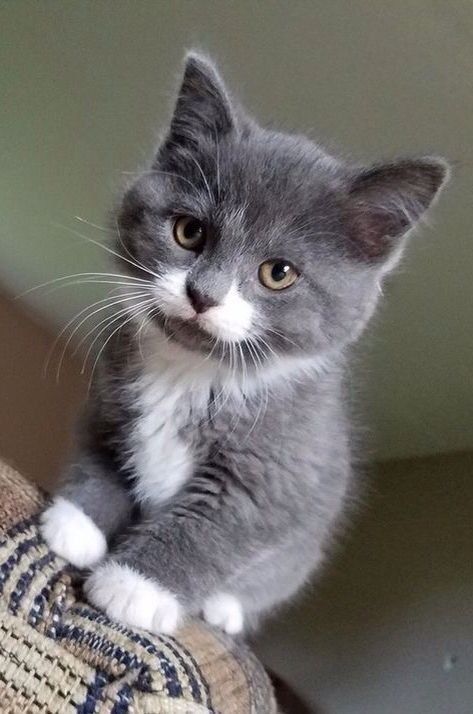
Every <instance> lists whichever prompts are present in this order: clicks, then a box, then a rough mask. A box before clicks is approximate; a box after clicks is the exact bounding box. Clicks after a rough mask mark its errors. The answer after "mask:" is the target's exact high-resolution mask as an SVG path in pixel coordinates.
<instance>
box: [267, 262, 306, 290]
mask: <svg viewBox="0 0 473 714" xmlns="http://www.w3.org/2000/svg"><path fill="white" fill-rule="evenodd" d="M298 277H299V273H298V272H297V270H296V269H295V267H294V266H293V265H292V264H291V263H288V261H287V260H267V261H266V262H265V263H261V265H260V267H259V279H260V281H261V282H262V283H263V285H264V286H265V287H267V288H270V290H284V288H288V287H289V286H290V285H292V284H293V283H294V282H295V281H296V280H297V278H298Z"/></svg>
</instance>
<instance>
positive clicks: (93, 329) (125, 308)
mask: <svg viewBox="0 0 473 714" xmlns="http://www.w3.org/2000/svg"><path fill="white" fill-rule="evenodd" d="M141 297H142V298H144V297H150V296H149V294H148V293H146V292H141V293H134V294H132V295H130V296H129V297H127V298H125V300H118V301H117V303H112V305H107V306H106V308H109V307H112V306H113V305H115V304H117V305H119V304H120V303H124V302H127V301H128V300H130V301H133V300H135V299H136V298H141ZM132 308H133V303H132V304H131V305H125V306H124V307H123V310H124V311H126V310H130V309H132ZM100 309H103V308H100ZM121 309H122V308H120V310H121ZM99 311H100V310H96V311H95V312H94V313H92V314H91V315H88V316H87V317H86V318H85V319H84V320H83V321H82V322H85V321H86V320H88V319H90V318H91V317H93V315H95V314H97V312H99ZM115 314H118V313H115ZM109 317H110V316H109V315H107V316H106V317H105V318H104V319H103V320H100V322H98V323H97V324H96V325H94V326H93V327H92V329H90V330H89V331H88V332H87V333H86V334H85V335H84V336H83V337H82V339H81V340H80V342H79V343H78V345H77V346H76V348H75V350H74V352H73V355H75V354H77V353H78V352H79V351H80V348H81V347H82V345H83V344H84V342H87V339H88V338H89V336H90V335H92V334H93V333H94V332H95V330H97V329H98V328H99V327H100V325H103V323H104V322H107V320H108V319H109ZM112 317H113V315H112ZM79 328H80V325H79V326H78V327H76V329H75V332H77V329H79Z"/></svg>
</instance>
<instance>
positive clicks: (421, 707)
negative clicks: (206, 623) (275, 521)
mask: <svg viewBox="0 0 473 714" xmlns="http://www.w3.org/2000/svg"><path fill="white" fill-rule="evenodd" d="M472 562H473V454H464V455H461V454H458V455H452V456H438V457H432V458H428V459H417V460H413V461H399V462H392V463H389V464H382V465H380V466H378V467H377V468H376V469H375V470H374V472H373V474H372V478H371V479H370V488H369V492H368V493H367V494H366V495H365V498H364V499H363V504H362V505H361V507H360V508H359V513H358V515H355V516H354V518H353V526H352V528H351V529H350V531H349V532H348V533H347V534H346V536H345V537H344V538H343V539H342V542H341V544H340V545H339V547H338V552H336V553H335V555H334V558H333V560H332V561H331V562H330V564H329V565H328V566H327V569H326V572H325V574H324V575H323V577H322V578H321V579H320V582H319V585H318V586H317V587H314V588H313V589H312V592H310V593H307V594H306V596H305V597H304V598H303V599H302V600H301V602H299V603H298V604H296V605H294V606H293V607H292V608H291V610H290V611H286V612H281V613H280V614H279V615H277V616H276V618H275V620H274V622H273V623H272V624H271V625H270V626H269V627H268V628H267V629H266V630H265V631H264V633H263V635H262V636H261V638H260V641H259V645H258V650H259V652H260V654H261V655H262V657H263V659H264V661H265V662H266V663H267V664H269V665H271V666H272V667H273V668H274V669H275V670H276V671H278V672H280V673H281V674H284V675H285V676H286V677H287V679H288V680H289V681H290V682H291V683H292V684H293V685H295V687H296V689H297V690H299V691H300V692H304V693H305V694H306V695H307V696H308V697H309V698H310V700H311V702H312V704H313V705H314V706H317V710H316V711H317V713H318V714H471V712H472V711H473V677H472V671H473V617H472V603H473V568H472Z"/></svg>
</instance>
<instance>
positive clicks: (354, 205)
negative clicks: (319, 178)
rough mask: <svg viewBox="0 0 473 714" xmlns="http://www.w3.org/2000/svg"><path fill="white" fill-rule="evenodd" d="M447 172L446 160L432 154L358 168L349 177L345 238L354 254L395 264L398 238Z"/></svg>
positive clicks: (435, 192) (416, 218)
mask: <svg viewBox="0 0 473 714" xmlns="http://www.w3.org/2000/svg"><path fill="white" fill-rule="evenodd" d="M449 175H450V169H449V166H448V164H447V162H446V161H445V160H444V159H441V158H438V157H431V156H429V157H424V158H420V159H404V160H400V161H395V162H392V163H389V164H382V165H376V166H373V167H371V168H368V169H365V170H362V171H359V172H358V173H357V174H356V175H355V176H354V177H352V179H351V180H350V183H349V190H348V202H347V218H348V237H349V239H350V241H351V242H352V245H353V247H354V248H355V249H356V253H357V254H358V255H360V257H362V258H365V259H366V260H368V261H369V262H372V263H385V262H386V261H388V262H389V263H392V262H396V261H395V258H396V257H397V256H398V255H400V253H401V249H402V243H403V241H402V237H403V236H404V235H405V234H406V233H407V232H408V231H409V230H410V229H411V228H413V227H414V226H415V225H416V223H418V221H419V220H420V219H421V218H422V217H423V216H424V214H425V213H426V211H427V210H428V209H429V207H430V206H431V205H432V203H433V202H434V201H435V199H436V198H437V197H438V195H439V193H440V191H441V189H442V187H443V186H444V185H445V183H446V182H447V180H448V177H449ZM389 259H391V260H389ZM393 259H394V261H393ZM390 267H391V265H390Z"/></svg>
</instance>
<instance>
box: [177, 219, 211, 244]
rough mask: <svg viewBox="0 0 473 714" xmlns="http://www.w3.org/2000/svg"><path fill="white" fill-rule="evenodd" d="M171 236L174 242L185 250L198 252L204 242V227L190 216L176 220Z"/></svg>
mask: <svg viewBox="0 0 473 714" xmlns="http://www.w3.org/2000/svg"><path fill="white" fill-rule="evenodd" d="M173 234H174V238H175V240H176V242H177V243H179V245H180V246H181V248H185V249H186V250H195V251H197V250H200V249H201V248H202V246H203V245H204V242H205V228H204V225H203V224H202V222H201V221H199V220H197V218H192V216H182V218H178V219H177V221H176V222H175V224H174V228H173Z"/></svg>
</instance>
